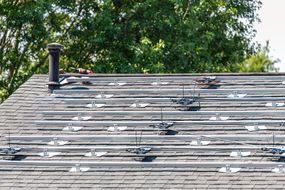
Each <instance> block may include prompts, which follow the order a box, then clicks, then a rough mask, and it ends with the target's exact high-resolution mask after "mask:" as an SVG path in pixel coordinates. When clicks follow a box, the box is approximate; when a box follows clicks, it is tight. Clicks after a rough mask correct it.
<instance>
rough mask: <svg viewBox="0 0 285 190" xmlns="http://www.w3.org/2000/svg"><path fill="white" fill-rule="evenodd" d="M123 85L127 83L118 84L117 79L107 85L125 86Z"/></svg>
mask: <svg viewBox="0 0 285 190" xmlns="http://www.w3.org/2000/svg"><path fill="white" fill-rule="evenodd" d="M125 84H127V83H126V82H118V80H117V79H114V81H113V82H110V83H109V84H108V85H109V86H123V85H125Z"/></svg>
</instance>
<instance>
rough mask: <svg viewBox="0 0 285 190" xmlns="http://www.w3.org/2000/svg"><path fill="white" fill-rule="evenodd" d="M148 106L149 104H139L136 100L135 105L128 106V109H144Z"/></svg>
mask: <svg viewBox="0 0 285 190" xmlns="http://www.w3.org/2000/svg"><path fill="white" fill-rule="evenodd" d="M148 105H149V103H139V102H138V100H136V101H135V103H133V104H132V105H130V107H132V108H145V107H146V106H148Z"/></svg>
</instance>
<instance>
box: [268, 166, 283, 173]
mask: <svg viewBox="0 0 285 190" xmlns="http://www.w3.org/2000/svg"><path fill="white" fill-rule="evenodd" d="M271 171H272V172H273V173H285V170H284V166H283V165H278V167H277V168H273V169H272V170H271Z"/></svg>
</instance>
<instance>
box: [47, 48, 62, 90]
mask: <svg viewBox="0 0 285 190" xmlns="http://www.w3.org/2000/svg"><path fill="white" fill-rule="evenodd" d="M47 49H48V51H49V82H48V91H49V92H50V93H52V92H53V90H55V89H59V88H60V83H59V53H60V50H61V49H63V46H62V45H61V44H58V43H50V44H48V45H47Z"/></svg>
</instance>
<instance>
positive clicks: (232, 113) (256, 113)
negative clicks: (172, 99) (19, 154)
mask: <svg viewBox="0 0 285 190" xmlns="http://www.w3.org/2000/svg"><path fill="white" fill-rule="evenodd" d="M42 113H43V114H44V115H71V116H74V115H78V114H82V115H89V116H93V115H96V116H97V115H115V116H118V115H119V116H128V115H135V116H137V115H144V116H146V115H147V116H160V115H161V111H89V110H87V111H44V112H42ZM162 114H163V115H164V116H169V115H170V116H171V115H175V116H182V115H183V116H187V115H199V116H203V115H205V116H214V115H216V114H220V115H221V116H225V115H226V116H238V115H241V116H285V111H279V110H278V111H274V110H273V111H272V110H270V111H268V110H264V111H260V110H256V111H163V112H162Z"/></svg>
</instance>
